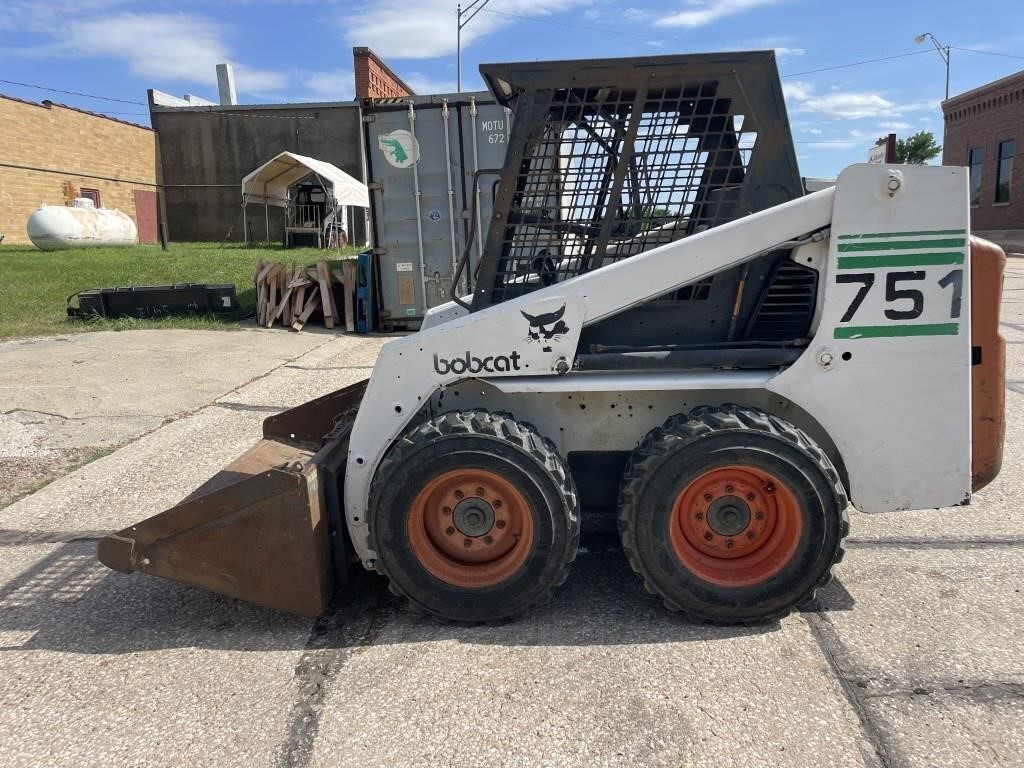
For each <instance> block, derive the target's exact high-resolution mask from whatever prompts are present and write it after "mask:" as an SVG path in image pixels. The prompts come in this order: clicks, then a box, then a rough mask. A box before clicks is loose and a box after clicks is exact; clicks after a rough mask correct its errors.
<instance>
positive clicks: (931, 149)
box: [896, 131, 942, 165]
mask: <svg viewBox="0 0 1024 768" xmlns="http://www.w3.org/2000/svg"><path fill="white" fill-rule="evenodd" d="M941 151H942V147H940V146H939V145H938V144H936V143H935V136H933V135H932V132H931V131H918V132H917V133H915V134H914V135H913V136H910V137H909V138H906V139H897V141H896V162H897V163H910V164H911V165H924V164H925V163H927V162H928V161H929V160H931V159H932V158H933V157H935V156H936V155H938V154H939V152H941Z"/></svg>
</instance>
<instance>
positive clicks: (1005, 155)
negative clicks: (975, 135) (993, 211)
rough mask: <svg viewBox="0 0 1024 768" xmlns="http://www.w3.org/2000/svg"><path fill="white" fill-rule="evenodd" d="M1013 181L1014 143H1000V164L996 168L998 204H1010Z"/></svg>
mask: <svg viewBox="0 0 1024 768" xmlns="http://www.w3.org/2000/svg"><path fill="white" fill-rule="evenodd" d="M1012 179H1013V141H1012V140H1010V141H1000V142H999V164H998V165H997V166H996V202H997V203H1008V202H1010V182H1011V181H1012Z"/></svg>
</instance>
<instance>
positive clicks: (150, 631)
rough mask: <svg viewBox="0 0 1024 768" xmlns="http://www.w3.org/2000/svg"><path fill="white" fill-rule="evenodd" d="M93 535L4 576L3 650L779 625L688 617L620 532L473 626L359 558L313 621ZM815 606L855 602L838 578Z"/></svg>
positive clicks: (716, 635)
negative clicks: (123, 569) (547, 583)
mask: <svg viewBox="0 0 1024 768" xmlns="http://www.w3.org/2000/svg"><path fill="white" fill-rule="evenodd" d="M95 551H96V545H95V542H93V541H73V542H69V543H66V544H62V545H60V546H58V547H56V548H55V549H54V550H52V551H51V552H50V553H48V554H47V555H45V556H44V557H42V558H41V559H39V560H37V561H36V562H34V563H33V565H31V566H30V567H29V568H27V569H26V570H25V571H23V572H22V573H20V574H19V575H18V576H16V577H15V578H13V579H12V580H11V581H9V582H8V583H7V584H6V585H4V586H2V587H0V652H12V651H18V650H24V651H31V650H55V651H61V652H70V653H85V654H124V653H136V652H140V651H150V650H157V649H163V648H180V647H198V648H206V649H214V650H233V651H273V650H301V649H304V648H307V647H310V644H311V643H312V644H315V645H316V646H317V647H321V648H323V647H343V646H345V645H348V644H351V642H352V640H351V638H353V637H359V636H362V635H363V634H364V632H363V630H362V629H360V627H359V626H356V627H353V626H352V624H353V623H355V624H357V625H365V630H366V632H368V633H369V632H371V628H372V635H373V636H374V640H373V642H374V643H375V644H390V643H419V642H430V641H437V640H445V639H448V640H457V641H459V642H465V643H478V644H488V645H502V646H520V645H528V646H565V645H588V646H595V645H598V646H599V645H621V644H640V645H642V644H654V643H665V642H688V641H697V642H707V641H714V640H720V639H725V638H730V637H738V636H749V635H759V634H765V633H770V632H774V631H777V630H778V628H779V624H778V622H772V623H768V624H764V625H758V626H752V627H718V626H708V625H704V624H696V623H692V622H689V621H687V620H685V619H683V618H681V617H679V616H678V615H675V614H672V613H669V612H668V611H667V610H665V609H664V608H663V607H662V605H661V601H660V600H658V599H657V598H655V597H653V596H651V595H648V594H647V593H646V592H645V591H644V589H643V586H642V585H641V584H640V581H639V580H638V579H637V578H636V576H635V575H634V574H633V573H632V571H631V570H630V568H629V565H628V563H627V561H626V559H625V557H624V556H623V555H622V553H621V551H620V550H619V548H618V544H617V542H616V541H615V540H614V539H611V538H609V537H606V536H590V537H585V538H584V546H583V547H582V548H581V550H580V555H579V557H578V558H577V560H576V563H575V565H574V566H573V570H572V573H571V574H570V577H569V579H568V581H567V582H566V584H565V586H564V587H563V588H562V590H561V591H560V592H559V593H558V595H557V596H556V597H555V599H554V601H553V602H552V603H551V604H550V605H548V606H545V607H544V608H541V609H539V610H536V611H534V612H533V613H531V614H530V615H529V616H527V617H526V618H524V619H521V620H520V621H517V622H513V623H509V624H505V625H502V626H491V627H484V626H481V627H465V626H459V625H453V624H445V623H441V622H438V621H435V620H433V619H430V618H426V617H422V616H417V615H416V614H414V613H412V612H411V611H409V610H408V609H407V608H406V607H405V606H404V605H402V603H401V602H400V601H399V600H398V599H397V598H395V597H393V596H392V595H391V594H390V592H389V591H388V589H387V585H386V583H385V581H384V579H383V578H381V577H379V576H376V575H373V574H370V573H367V572H365V571H362V570H361V569H358V570H357V571H355V572H354V573H353V574H352V583H351V584H349V585H348V586H346V587H345V588H344V590H343V591H342V592H340V593H339V594H338V595H337V597H336V598H335V600H334V602H333V603H332V609H331V612H330V613H329V614H328V615H327V616H326V617H324V618H321V619H320V620H318V621H317V622H315V623H312V624H311V622H310V621H309V620H308V619H303V618H299V617H294V616H289V615H286V614H282V613H277V612H275V611H272V610H269V609H264V608H260V607H258V606H254V605H250V604H247V603H243V602H240V601H237V600H233V599H230V598H225V597H221V596H218V595H214V594H212V593H208V592H204V591H201V590H197V589H191V588H189V587H184V586H181V585H178V584H174V583H172V582H168V581H164V580H161V579H156V578H151V577H146V576H143V575H138V574H135V575H130V576H129V575H123V574H118V573H114V572H112V571H109V570H107V569H106V568H105V567H103V566H102V565H100V564H99V563H98V562H97V561H96V555H95ZM817 603H818V606H817V608H816V609H817V610H822V609H824V610H829V611H834V610H848V609H849V608H850V607H851V606H852V604H853V601H852V598H851V597H850V595H849V593H847V592H846V590H845V589H843V587H842V585H841V584H838V583H837V582H833V583H832V584H831V585H829V587H827V588H826V589H823V590H821V591H820V592H819V595H818V601H817Z"/></svg>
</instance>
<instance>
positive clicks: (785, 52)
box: [773, 45, 807, 60]
mask: <svg viewBox="0 0 1024 768" xmlns="http://www.w3.org/2000/svg"><path fill="white" fill-rule="evenodd" d="M773 50H774V51H775V55H776V56H778V57H779V59H780V60H781V59H783V58H786V57H787V56H803V55H804V54H805V53H807V51H806V50H805V49H803V48H790V47H787V46H785V45H777V46H775V48H774V49H773Z"/></svg>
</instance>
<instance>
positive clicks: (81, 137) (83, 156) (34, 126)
mask: <svg viewBox="0 0 1024 768" xmlns="http://www.w3.org/2000/svg"><path fill="white" fill-rule="evenodd" d="M156 190H157V137H156V134H155V133H154V132H153V131H152V130H150V129H149V128H144V127H142V126H139V125H135V124H133V123H127V122H124V121H123V120H117V119H114V118H112V117H106V116H104V115H98V114H95V113H93V112H87V111H85V110H81V109H75V108H74V107H68V106H65V105H63V104H56V103H54V102H51V101H44V102H42V103H36V102H33V101H23V100H21V99H16V98H12V97H9V96H3V95H0V234H2V235H4V244H5V245H7V244H19V243H28V242H29V239H28V233H27V232H26V229H25V223H26V222H27V221H28V217H29V215H31V213H32V212H33V211H34V210H35V209H36V208H38V207H39V205H40V204H41V203H46V204H47V205H63V204H65V203H66V202H69V201H70V200H71V199H72V198H75V197H91V198H93V200H94V202H96V203H97V205H101V206H103V207H105V208H117V209H118V210H120V211H123V212H124V213H126V214H128V215H129V216H131V217H132V219H133V220H135V223H136V225H137V226H138V229H139V239H140V240H141V241H142V242H154V241H155V240H156V239H157V227H156V222H157V215H156V212H157V202H156Z"/></svg>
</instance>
